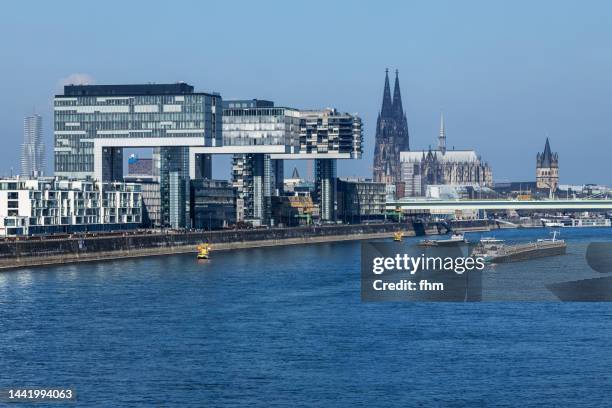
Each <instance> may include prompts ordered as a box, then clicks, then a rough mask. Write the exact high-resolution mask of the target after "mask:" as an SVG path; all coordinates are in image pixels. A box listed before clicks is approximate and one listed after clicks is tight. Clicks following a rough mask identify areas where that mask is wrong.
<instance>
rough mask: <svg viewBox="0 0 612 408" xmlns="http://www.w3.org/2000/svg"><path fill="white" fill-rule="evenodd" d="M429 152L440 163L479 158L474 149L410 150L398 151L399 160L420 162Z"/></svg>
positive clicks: (460, 161)
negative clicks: (444, 150) (443, 150)
mask: <svg viewBox="0 0 612 408" xmlns="http://www.w3.org/2000/svg"><path fill="white" fill-rule="evenodd" d="M430 152H431V154H433V155H435V156H436V157H437V159H438V161H440V162H442V163H465V162H477V161H478V160H479V159H478V155H477V154H476V151H474V150H447V151H446V152H445V153H444V154H442V152H441V151H440V150H412V151H409V152H400V162H421V161H423V158H424V157H425V156H427V155H428V154H429V153H430Z"/></svg>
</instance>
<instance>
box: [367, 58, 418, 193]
mask: <svg viewBox="0 0 612 408" xmlns="http://www.w3.org/2000/svg"><path fill="white" fill-rule="evenodd" d="M375 144H376V145H375V147H374V168H373V170H374V181H376V182H383V183H387V184H393V183H397V182H400V181H401V166H400V152H402V151H407V150H410V148H409V146H410V145H409V135H408V122H407V120H406V115H405V113H404V108H403V106H402V95H401V92H400V85H399V73H398V71H397V70H396V71H395V86H394V90H393V99H391V87H390V85H389V70H388V69H387V70H385V85H384V89H383V100H382V107H381V109H380V112H379V114H378V119H377V121H376V141H375Z"/></svg>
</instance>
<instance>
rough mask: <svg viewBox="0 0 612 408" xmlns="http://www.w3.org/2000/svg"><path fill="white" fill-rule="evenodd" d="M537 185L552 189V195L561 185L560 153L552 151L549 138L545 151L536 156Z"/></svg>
mask: <svg viewBox="0 0 612 408" xmlns="http://www.w3.org/2000/svg"><path fill="white" fill-rule="evenodd" d="M536 186H537V188H542V189H548V190H550V193H551V195H552V194H553V193H554V192H555V191H556V190H557V187H559V155H558V154H557V153H553V152H552V151H551V149H550V142H549V141H548V138H546V144H545V145H544V152H543V153H538V155H537V156H536Z"/></svg>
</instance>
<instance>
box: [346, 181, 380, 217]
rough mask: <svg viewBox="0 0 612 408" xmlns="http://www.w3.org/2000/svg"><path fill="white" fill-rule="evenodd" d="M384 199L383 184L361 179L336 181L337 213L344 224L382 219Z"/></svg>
mask: <svg viewBox="0 0 612 408" xmlns="http://www.w3.org/2000/svg"><path fill="white" fill-rule="evenodd" d="M386 199H387V191H386V184H385V183H376V182H372V181H371V180H363V179H339V180H338V213H339V218H340V220H341V221H343V222H345V223H355V222H361V221H362V220H366V219H375V218H382V217H384V213H385V203H386Z"/></svg>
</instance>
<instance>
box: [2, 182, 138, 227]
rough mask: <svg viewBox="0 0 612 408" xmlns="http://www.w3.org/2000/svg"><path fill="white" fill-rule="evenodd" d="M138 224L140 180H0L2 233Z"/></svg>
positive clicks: (135, 225)
mask: <svg viewBox="0 0 612 408" xmlns="http://www.w3.org/2000/svg"><path fill="white" fill-rule="evenodd" d="M141 222H142V199H141V192H140V185H139V184H132V183H121V182H111V183H99V182H93V181H90V180H78V181H74V180H59V179H54V178H42V177H41V178H38V179H21V178H17V179H5V180H0V236H19V235H36V234H50V233H73V232H91V231H113V230H123V229H133V228H137V227H138V226H139V225H140V224H141Z"/></svg>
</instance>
